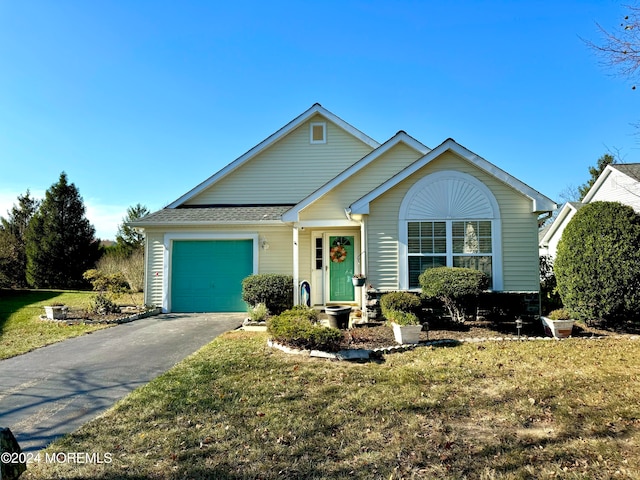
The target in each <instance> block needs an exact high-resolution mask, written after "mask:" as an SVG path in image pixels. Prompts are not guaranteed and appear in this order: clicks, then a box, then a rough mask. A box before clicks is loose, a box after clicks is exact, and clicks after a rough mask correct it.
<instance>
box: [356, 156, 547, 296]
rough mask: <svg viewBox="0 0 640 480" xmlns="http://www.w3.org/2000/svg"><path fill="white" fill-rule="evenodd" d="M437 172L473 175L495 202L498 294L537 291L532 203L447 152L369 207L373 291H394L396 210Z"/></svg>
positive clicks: (395, 278) (396, 256)
mask: <svg viewBox="0 0 640 480" xmlns="http://www.w3.org/2000/svg"><path fill="white" fill-rule="evenodd" d="M442 170H457V171H460V172H464V173H467V174H470V175H473V176H474V177H476V178H478V179H479V180H480V181H482V182H483V183H484V184H485V185H486V186H487V187H488V188H489V189H490V190H491V191H492V193H493V195H494V196H495V197H496V200H497V202H498V205H499V207H500V214H501V223H502V267H503V290H505V291H538V290H539V275H538V224H537V217H536V215H535V214H533V213H532V212H531V201H530V200H529V199H528V198H526V197H524V196H523V195H522V194H520V193H518V192H517V191H516V190H515V189H513V188H511V187H509V186H508V185H506V184H504V183H502V182H500V181H498V180H497V179H496V178H494V177H493V176H491V175H488V174H486V173H484V172H483V171H482V170H479V169H478V168H477V167H475V166H474V165H472V164H471V163H469V162H467V161H466V160H463V159H462V158H460V157H458V156H457V155H455V154H453V153H451V152H446V153H444V154H443V155H442V156H441V157H439V158H437V159H436V160H434V161H432V162H431V163H429V164H428V165H426V166H425V167H424V168H422V169H421V170H420V171H418V172H416V173H415V174H414V175H413V176H412V177H410V178H408V179H406V180H404V181H403V182H401V183H400V184H398V185H397V186H396V187H394V188H393V189H391V190H389V191H388V192H386V193H385V194H383V195H381V196H380V197H379V198H377V199H376V200H374V201H373V202H372V203H371V207H370V212H371V214H370V215H369V220H368V237H369V238H368V249H369V271H370V272H371V274H370V278H371V283H372V284H373V285H374V287H376V288H380V289H394V288H398V286H399V279H398V270H397V268H398V267H397V265H398V261H406V260H405V259H398V228H399V225H398V216H399V210H400V205H401V203H402V200H403V198H404V196H405V195H406V193H407V191H408V190H409V188H411V186H412V185H413V184H414V183H415V182H416V181H417V180H419V179H420V178H422V177H424V176H426V175H429V174H431V173H434V172H438V171H442Z"/></svg>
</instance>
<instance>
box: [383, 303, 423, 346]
mask: <svg viewBox="0 0 640 480" xmlns="http://www.w3.org/2000/svg"><path fill="white" fill-rule="evenodd" d="M387 320H389V321H390V322H391V328H393V336H394V338H395V340H396V342H398V343H399V344H401V345H402V344H405V343H420V332H421V331H422V324H421V323H420V320H418V317H417V316H416V314H415V313H411V312H401V311H400V310H392V311H391V312H388V316H387Z"/></svg>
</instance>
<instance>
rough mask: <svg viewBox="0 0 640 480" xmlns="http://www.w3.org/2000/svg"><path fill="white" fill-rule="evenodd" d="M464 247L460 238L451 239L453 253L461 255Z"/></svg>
mask: <svg viewBox="0 0 640 480" xmlns="http://www.w3.org/2000/svg"><path fill="white" fill-rule="evenodd" d="M463 247H464V240H463V239H462V238H454V239H453V253H462V248H463Z"/></svg>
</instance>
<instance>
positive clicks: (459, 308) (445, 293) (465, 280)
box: [419, 267, 489, 323]
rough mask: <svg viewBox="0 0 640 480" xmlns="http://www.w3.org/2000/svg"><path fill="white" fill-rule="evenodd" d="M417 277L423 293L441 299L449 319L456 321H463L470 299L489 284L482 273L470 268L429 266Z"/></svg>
mask: <svg viewBox="0 0 640 480" xmlns="http://www.w3.org/2000/svg"><path fill="white" fill-rule="evenodd" d="M419 279H420V286H421V287H422V293H423V295H424V296H426V297H429V298H437V299H439V300H440V301H442V303H444V306H445V307H446V309H447V311H448V312H449V315H451V320H452V321H454V322H458V323H462V322H464V320H465V309H466V307H467V305H468V304H469V303H470V302H471V300H473V299H475V297H477V296H478V295H480V293H481V292H482V291H483V290H484V289H486V288H487V287H488V285H489V278H488V277H487V276H486V275H485V274H484V273H482V272H480V271H479V270H473V269H470V268H457V267H437V268H429V269H427V270H425V271H424V273H422V274H421V275H420V277H419Z"/></svg>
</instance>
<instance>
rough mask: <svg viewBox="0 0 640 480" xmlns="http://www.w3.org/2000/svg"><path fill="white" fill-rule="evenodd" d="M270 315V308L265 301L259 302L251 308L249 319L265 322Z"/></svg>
mask: <svg viewBox="0 0 640 480" xmlns="http://www.w3.org/2000/svg"><path fill="white" fill-rule="evenodd" d="M267 315H269V309H267V306H266V305H265V304H264V303H259V304H257V305H256V306H255V307H250V308H249V320H251V321H252V322H264V321H265V320H266V319H267Z"/></svg>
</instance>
